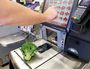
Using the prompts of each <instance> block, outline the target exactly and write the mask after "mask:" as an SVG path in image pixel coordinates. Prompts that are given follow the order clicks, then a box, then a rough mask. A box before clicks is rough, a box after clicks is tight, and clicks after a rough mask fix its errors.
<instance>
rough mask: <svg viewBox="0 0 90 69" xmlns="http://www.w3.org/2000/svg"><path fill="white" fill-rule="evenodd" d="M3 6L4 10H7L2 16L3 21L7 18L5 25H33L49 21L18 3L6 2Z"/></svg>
mask: <svg viewBox="0 0 90 69" xmlns="http://www.w3.org/2000/svg"><path fill="white" fill-rule="evenodd" d="M5 3H6V4H4V5H3V4H2V7H4V9H7V11H6V12H5V14H2V13H1V14H2V17H1V19H3V18H5V20H4V23H6V22H8V24H12V25H32V24H37V23H41V22H44V21H46V20H47V17H46V16H45V15H43V14H41V13H38V12H34V11H33V10H31V9H28V8H26V7H24V6H22V5H20V4H18V3H14V2H10V1H6V2H5Z"/></svg>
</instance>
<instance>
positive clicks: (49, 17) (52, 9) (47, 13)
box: [43, 6, 57, 21]
mask: <svg viewBox="0 0 90 69" xmlns="http://www.w3.org/2000/svg"><path fill="white" fill-rule="evenodd" d="M43 14H44V15H45V16H46V17H47V21H51V20H54V19H55V18H56V17H57V11H56V9H55V7H54V6H52V7H49V8H48V9H47V10H46V11H45V12H44V13H43Z"/></svg>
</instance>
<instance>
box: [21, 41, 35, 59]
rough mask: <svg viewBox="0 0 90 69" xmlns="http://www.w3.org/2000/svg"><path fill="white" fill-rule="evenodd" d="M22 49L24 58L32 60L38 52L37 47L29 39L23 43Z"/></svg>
mask: <svg viewBox="0 0 90 69" xmlns="http://www.w3.org/2000/svg"><path fill="white" fill-rule="evenodd" d="M21 51H22V53H23V57H24V59H25V60H30V59H31V58H32V56H34V55H35V53H36V52H37V47H36V45H35V44H33V43H32V42H29V41H27V42H25V43H24V44H23V45H22V47H21Z"/></svg>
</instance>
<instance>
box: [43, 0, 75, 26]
mask: <svg viewBox="0 0 90 69" xmlns="http://www.w3.org/2000/svg"><path fill="white" fill-rule="evenodd" d="M73 3H74V0H46V1H45V6H44V11H45V10H46V9H47V8H48V7H50V6H55V7H56V10H57V13H58V16H57V18H56V19H55V20H53V21H52V22H49V23H52V24H55V25H58V26H63V27H66V26H67V24H68V20H69V17H70V13H71V10H72V6H73Z"/></svg>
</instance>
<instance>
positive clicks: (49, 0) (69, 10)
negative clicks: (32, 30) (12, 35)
mask: <svg viewBox="0 0 90 69" xmlns="http://www.w3.org/2000/svg"><path fill="white" fill-rule="evenodd" d="M43 1H44V0H43ZM52 5H54V6H56V10H57V12H58V16H57V17H56V19H55V20H53V21H52V22H45V23H42V24H41V26H40V28H41V29H40V36H41V39H39V40H37V41H35V42H33V43H35V44H36V45H37V47H39V48H40V49H39V51H38V53H37V54H36V57H34V58H33V59H32V60H31V61H25V60H24V59H23V56H22V53H21V51H20V48H18V49H15V50H13V51H11V52H10V60H11V63H10V66H11V65H12V64H13V66H14V67H15V68H16V69H81V68H82V67H83V65H84V64H83V62H82V61H80V60H77V59H75V58H72V57H70V56H68V55H67V54H65V53H64V48H65V47H64V45H65V41H66V35H67V32H69V28H70V24H71V19H70V18H71V15H72V14H73V12H74V11H75V10H76V6H77V5H78V0H45V1H44V6H43V8H44V9H43V11H45V10H46V9H47V8H48V7H50V6H52Z"/></svg>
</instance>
